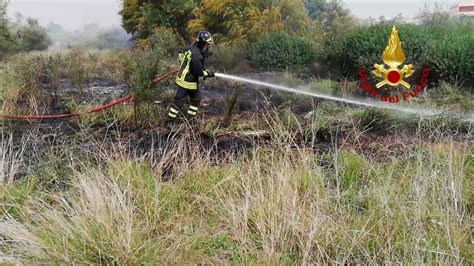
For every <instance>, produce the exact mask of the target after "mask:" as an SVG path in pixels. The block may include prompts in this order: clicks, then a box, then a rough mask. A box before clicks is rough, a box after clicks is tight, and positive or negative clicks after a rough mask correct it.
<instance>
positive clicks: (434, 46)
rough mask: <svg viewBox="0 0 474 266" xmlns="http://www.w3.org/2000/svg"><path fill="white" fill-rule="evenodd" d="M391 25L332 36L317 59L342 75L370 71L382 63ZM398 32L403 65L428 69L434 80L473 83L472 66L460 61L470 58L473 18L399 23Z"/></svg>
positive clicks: (473, 43)
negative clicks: (402, 52)
mask: <svg viewBox="0 0 474 266" xmlns="http://www.w3.org/2000/svg"><path fill="white" fill-rule="evenodd" d="M393 25H394V24H393V23H388V22H383V23H380V24H377V25H373V26H369V27H358V28H357V29H355V30H353V31H351V32H348V33H346V34H344V35H342V36H341V35H331V36H330V37H328V38H327V39H326V41H325V43H324V46H323V48H322V51H321V53H320V55H319V56H320V60H321V61H322V62H327V63H328V64H330V66H331V67H333V68H334V69H337V70H340V72H341V73H342V74H343V75H347V76H348V75H352V74H354V73H357V71H358V70H359V69H362V68H364V67H365V68H373V67H372V65H373V64H374V62H380V61H381V54H382V52H383V50H384V48H385V46H386V45H387V40H388V36H389V34H390V29H391V28H392V26H393ZM397 29H398V32H399V35H400V39H401V41H402V47H403V49H404V52H405V55H406V62H407V63H412V64H414V65H415V66H416V67H418V68H420V69H422V68H423V67H428V68H429V69H430V70H431V72H432V73H434V75H435V76H434V77H432V78H436V79H443V80H446V81H451V82H453V81H462V82H466V84H469V83H472V77H474V75H473V74H474V64H473V62H472V60H462V59H461V58H464V57H465V56H467V58H469V57H470V56H472V53H473V48H474V46H473V45H474V39H473V36H472V34H470V33H471V32H472V31H473V30H474V19H472V18H469V17H461V18H450V17H443V19H438V20H429V21H426V22H425V23H424V24H422V25H412V24H401V25H400V24H398V25H397Z"/></svg>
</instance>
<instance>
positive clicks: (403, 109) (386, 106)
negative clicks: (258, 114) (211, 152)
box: [215, 73, 474, 122]
mask: <svg viewBox="0 0 474 266" xmlns="http://www.w3.org/2000/svg"><path fill="white" fill-rule="evenodd" d="M215 75H216V77H221V78H225V79H230V80H236V81H241V82H246V83H250V84H254V85H259V86H263V87H268V88H271V89H275V90H280V91H286V92H292V93H298V94H303V95H308V96H312V97H317V98H321V99H327V100H331V101H338V102H344V103H349V104H355V105H361V106H366V107H375V108H383V109H390V110H396V111H400V112H405V113H411V114H417V115H421V116H423V115H425V116H436V115H445V116H446V115H456V116H458V117H460V118H461V119H462V120H464V121H468V122H474V119H473V118H468V117H463V116H462V115H460V114H458V113H454V112H447V111H445V110H439V109H424V110H422V109H417V108H409V107H400V106H394V105H390V104H384V103H381V102H375V101H372V100H359V99H355V98H351V97H344V98H342V97H337V96H332V95H327V94H323V93H316V92H310V91H307V90H304V89H294V88H290V87H286V86H283V85H276V84H271V83H267V82H263V81H258V80H253V79H249V78H242V77H237V76H233V75H227V74H222V73H216V74H215Z"/></svg>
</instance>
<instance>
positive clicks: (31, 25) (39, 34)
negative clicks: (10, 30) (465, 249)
mask: <svg viewBox="0 0 474 266" xmlns="http://www.w3.org/2000/svg"><path fill="white" fill-rule="evenodd" d="M26 22H27V24H26V25H20V26H17V27H16V28H15V29H14V32H15V37H16V43H17V51H24V52H29V51H41V50H46V49H48V47H49V46H50V45H51V39H50V38H49V36H48V33H47V32H46V29H44V28H43V27H41V26H40V25H39V23H38V20H36V19H33V18H27V19H26Z"/></svg>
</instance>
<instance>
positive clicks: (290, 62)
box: [247, 32, 315, 69]
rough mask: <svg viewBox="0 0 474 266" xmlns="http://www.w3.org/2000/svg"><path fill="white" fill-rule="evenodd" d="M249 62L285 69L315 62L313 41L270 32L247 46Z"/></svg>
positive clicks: (263, 66) (260, 65)
mask: <svg viewBox="0 0 474 266" xmlns="http://www.w3.org/2000/svg"><path fill="white" fill-rule="evenodd" d="M247 55H248V58H249V62H250V63H251V64H252V65H254V66H257V67H260V68H271V69H279V68H280V69H282V68H283V69H285V68H289V67H291V66H297V65H308V64H310V63H312V62H313V60H314V56H315V49H314V46H313V45H312V43H311V42H310V41H308V40H306V39H304V38H301V37H292V36H290V35H288V34H286V33H283V32H279V33H270V34H268V35H266V36H265V37H263V38H262V39H261V40H259V41H257V42H256V43H255V44H253V45H249V46H248V48H247Z"/></svg>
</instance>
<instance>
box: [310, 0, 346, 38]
mask: <svg viewBox="0 0 474 266" xmlns="http://www.w3.org/2000/svg"><path fill="white" fill-rule="evenodd" d="M305 6H306V10H307V12H308V15H309V17H310V18H311V19H312V20H315V21H317V22H318V24H319V25H320V26H321V27H322V28H323V30H324V31H326V32H340V31H347V30H348V29H350V28H351V27H352V25H354V23H355V19H354V17H353V16H352V15H351V14H350V11H349V9H347V8H345V7H344V6H343V4H342V3H341V2H340V0H331V1H330V2H327V1H326V0H306V1H305Z"/></svg>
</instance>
